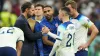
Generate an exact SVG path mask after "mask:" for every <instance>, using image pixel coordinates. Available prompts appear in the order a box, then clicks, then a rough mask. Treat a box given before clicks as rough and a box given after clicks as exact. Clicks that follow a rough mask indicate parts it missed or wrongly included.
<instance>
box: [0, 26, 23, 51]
mask: <svg viewBox="0 0 100 56" xmlns="http://www.w3.org/2000/svg"><path fill="white" fill-rule="evenodd" d="M18 41H24V33H23V31H22V30H21V29H19V28H16V27H2V28H1V29H0V47H12V48H14V49H15V50H16V42H18Z"/></svg>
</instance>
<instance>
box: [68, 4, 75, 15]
mask: <svg viewBox="0 0 100 56" xmlns="http://www.w3.org/2000/svg"><path fill="white" fill-rule="evenodd" d="M66 7H68V8H69V9H70V16H74V9H73V8H72V6H71V5H70V4H69V5H68V6H66Z"/></svg>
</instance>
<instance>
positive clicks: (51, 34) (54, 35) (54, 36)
mask: <svg viewBox="0 0 100 56" xmlns="http://www.w3.org/2000/svg"><path fill="white" fill-rule="evenodd" d="M47 34H48V35H49V36H51V37H52V38H54V39H57V38H58V36H57V35H56V34H53V33H51V32H50V31H49V32H48V33H47Z"/></svg>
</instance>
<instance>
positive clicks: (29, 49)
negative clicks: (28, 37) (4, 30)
mask: <svg viewBox="0 0 100 56" xmlns="http://www.w3.org/2000/svg"><path fill="white" fill-rule="evenodd" d="M34 53H35V50H34V44H33V43H26V42H24V43H23V47H22V51H21V56H35V55H34Z"/></svg>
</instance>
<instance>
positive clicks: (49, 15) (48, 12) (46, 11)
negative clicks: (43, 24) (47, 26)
mask: <svg viewBox="0 0 100 56" xmlns="http://www.w3.org/2000/svg"><path fill="white" fill-rule="evenodd" d="M44 15H45V17H46V19H48V20H50V19H51V18H52V16H53V9H52V8H50V7H46V8H44Z"/></svg>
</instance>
